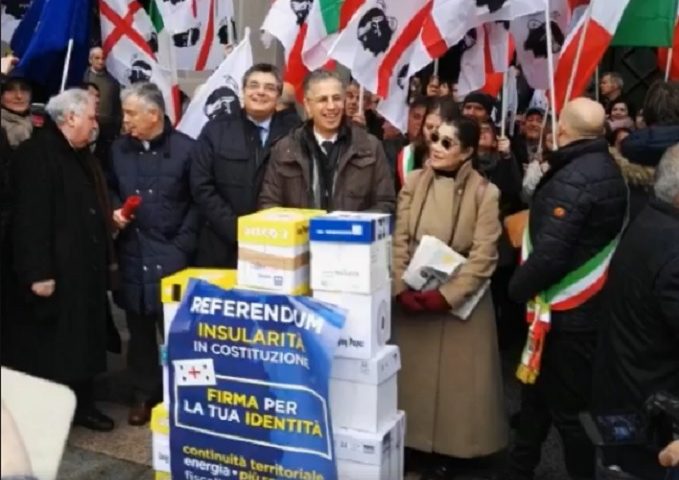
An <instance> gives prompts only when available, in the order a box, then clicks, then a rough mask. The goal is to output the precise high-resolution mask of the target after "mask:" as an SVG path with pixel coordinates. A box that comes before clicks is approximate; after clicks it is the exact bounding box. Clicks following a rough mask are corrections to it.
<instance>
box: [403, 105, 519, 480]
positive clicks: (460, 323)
mask: <svg viewBox="0 0 679 480" xmlns="http://www.w3.org/2000/svg"><path fill="white" fill-rule="evenodd" d="M479 135H480V134H479V126H478V124H477V122H476V121H475V120H473V119H467V118H460V119H451V118H444V119H442V123H441V125H440V126H439V127H438V129H437V130H436V131H435V132H434V133H433V134H432V135H431V141H430V143H429V145H428V148H427V151H426V162H425V165H426V166H425V167H424V168H423V169H421V170H414V171H413V172H411V173H410V175H408V177H407V180H406V183H405V185H404V187H403V189H402V190H401V193H400V195H399V199H398V207H397V217H396V229H395V233H394V241H393V255H394V263H393V268H394V272H393V278H394V294H395V295H396V302H397V307H396V308H395V309H394V330H395V335H394V336H395V340H396V343H397V344H398V345H399V346H400V348H401V358H402V370H401V373H400V375H399V405H400V406H401V407H402V408H404V409H405V410H406V413H407V415H406V418H407V422H408V424H407V428H406V446H408V447H410V449H413V450H414V451H415V452H413V450H410V452H411V457H410V458H411V459H415V460H413V461H412V463H414V462H416V461H417V460H416V458H417V456H418V455H417V451H419V452H425V454H426V453H436V454H439V457H438V458H445V456H450V457H457V458H474V457H481V456H487V455H490V454H493V453H496V452H498V451H500V450H502V449H503V448H505V447H506V445H507V424H506V417H505V412H504V405H503V394H502V377H501V371H500V356H499V351H498V345H497V336H496V327H495V313H494V309H493V303H492V300H491V295H490V291H486V292H485V293H483V295H482V296H481V299H480V300H479V302H478V303H477V304H476V306H475V307H474V309H473V310H472V312H471V314H470V315H469V316H468V317H467V319H466V320H462V319H460V318H458V317H457V316H455V315H454V314H452V313H451V310H453V309H457V308H459V307H460V306H462V305H463V304H464V303H465V302H466V301H467V300H468V299H469V298H470V297H471V296H473V295H474V294H475V293H477V292H478V291H479V290H482V289H484V287H485V285H486V284H487V280H488V279H490V277H491V275H492V273H493V271H494V270H495V267H496V264H497V258H498V252H497V244H498V239H499V237H500V234H501V226H500V221H499V206H498V202H499V196H500V194H499V191H498V189H497V187H496V186H494V185H493V184H491V183H489V182H488V181H487V180H485V179H484V178H483V177H482V176H481V175H480V174H479V173H478V172H477V171H476V170H475V169H474V167H473V165H472V162H473V161H474V159H475V157H476V155H477V148H478V144H479ZM425 235H431V236H434V237H436V238H438V239H439V240H441V241H442V242H444V243H445V244H447V245H449V246H450V247H451V248H452V249H453V250H455V251H456V252H458V253H460V254H462V255H464V256H465V257H467V262H466V263H465V264H464V265H463V266H462V267H461V268H460V269H459V270H458V271H457V272H456V273H455V274H454V275H453V276H452V278H451V279H449V280H448V281H447V282H446V283H444V284H443V285H442V286H441V287H439V288H438V289H435V290H430V291H425V292H418V291H414V290H411V289H410V288H409V287H408V285H406V284H405V282H404V281H403V280H402V277H403V273H404V271H405V270H406V268H407V267H408V264H409V263H410V261H411V259H412V258H413V254H414V253H415V250H416V249H417V246H418V244H419V242H420V240H421V239H422V237H423V236H425ZM420 458H421V456H420ZM429 461H431V460H429ZM412 463H411V466H412ZM425 463H428V462H425ZM445 463H447V462H445V461H444V464H440V463H439V465H438V466H437V469H438V473H436V472H424V473H425V476H424V477H422V478H450V477H449V476H446V475H449V473H447V472H446V465H445Z"/></svg>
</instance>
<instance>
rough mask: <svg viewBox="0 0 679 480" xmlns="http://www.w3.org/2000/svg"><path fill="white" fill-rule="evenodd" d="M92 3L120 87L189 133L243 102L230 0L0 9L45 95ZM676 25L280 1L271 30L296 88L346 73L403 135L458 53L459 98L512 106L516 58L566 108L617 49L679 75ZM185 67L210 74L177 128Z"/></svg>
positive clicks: (444, 7)
mask: <svg viewBox="0 0 679 480" xmlns="http://www.w3.org/2000/svg"><path fill="white" fill-rule="evenodd" d="M95 1H96V2H97V3H98V7H99V8H98V10H99V14H100V24H101V40H102V47H103V49H104V52H105V54H106V57H107V68H108V70H109V72H110V73H111V74H112V75H113V76H114V77H115V78H116V80H117V81H118V82H120V83H121V84H122V85H123V86H125V85H129V84H130V83H133V82H135V81H139V80H148V81H153V82H155V83H156V84H158V85H159V87H160V88H161V90H162V91H163V94H164V97H165V102H166V105H168V115H169V116H170V118H171V120H172V121H173V122H175V123H178V124H179V127H180V129H184V130H186V131H187V133H190V134H191V135H192V136H197V134H198V132H199V131H200V127H202V125H203V124H204V123H205V122H206V121H207V119H208V116H209V115H208V113H209V112H211V111H212V110H214V109H215V108H217V106H215V105H218V104H219V105H223V108H229V107H228V106H229V105H230V101H229V100H228V98H227V97H224V99H222V101H221V103H219V102H217V103H215V104H214V105H211V106H209V107H207V106H206V102H208V101H213V100H214V98H213V97H214V95H213V96H212V97H211V96H210V95H211V94H212V93H213V92H215V91H217V90H218V89H219V88H221V87H224V86H225V85H228V86H230V88H229V89H228V91H229V92H231V93H229V95H236V96H239V95H240V93H241V92H240V86H239V85H240V82H239V81H234V79H240V77H241V76H242V73H243V72H244V71H245V70H246V69H247V68H248V67H249V66H250V65H252V62H253V60H252V48H251V45H250V38H249V31H248V33H247V34H245V35H244V36H243V38H242V39H240V38H238V29H237V28H236V27H237V25H236V21H235V13H234V5H233V0H176V1H168V0H32V1H31V0H2V39H3V40H4V41H8V42H10V44H11V47H12V50H13V51H14V52H15V54H16V55H17V56H19V57H20V58H21V62H20V64H19V65H18V67H17V69H18V70H19V71H20V72H21V74H23V75H24V76H26V77H27V78H29V79H30V80H32V81H34V82H36V83H38V84H41V85H43V86H44V87H45V88H46V89H48V90H49V89H55V88H58V84H59V81H58V80H59V79H61V78H62V76H63V77H64V79H67V80H68V81H67V84H69V85H73V84H78V83H79V82H80V80H81V78H82V73H83V72H84V70H85V68H86V64H87V52H88V50H89V42H90V32H89V25H90V17H89V15H90V12H91V10H92V6H93V2H95ZM678 18H679V0H408V1H395V0H272V2H271V6H270V9H269V12H268V14H267V16H266V18H265V20H264V22H263V24H262V26H261V30H262V32H263V40H264V41H265V43H267V42H270V41H271V40H272V39H273V38H276V39H277V40H278V41H279V42H280V43H281V44H282V46H283V48H284V50H285V58H286V62H285V63H286V64H285V80H286V81H287V82H289V83H291V84H293V85H294V86H295V87H296V88H297V91H298V93H300V94H301V85H302V81H303V79H304V77H305V75H306V74H307V73H308V72H309V71H310V70H314V69H316V68H319V67H322V66H326V67H329V68H334V66H335V65H336V64H338V63H339V64H342V65H344V66H345V67H347V68H348V69H349V70H350V71H351V74H352V76H353V78H354V79H355V80H356V81H357V82H358V83H359V84H360V85H361V86H362V87H363V88H364V89H365V90H368V91H370V92H373V93H376V94H377V95H378V96H379V97H380V98H381V99H382V100H381V102H380V103H379V107H378V109H379V112H380V113H381V114H382V115H383V116H385V118H387V119H388V120H389V121H390V122H391V123H392V124H393V125H395V126H396V127H397V128H400V129H404V128H405V122H406V119H407V115H406V111H407V102H406V99H407V96H408V84H409V81H410V78H411V77H412V76H413V75H415V74H417V73H418V72H419V71H421V70H422V69H423V68H426V67H427V66H429V65H431V64H432V63H437V62H438V59H440V58H441V57H443V56H444V55H447V54H449V53H450V52H451V51H454V52H455V53H456V58H457V59H458V61H459V79H458V84H457V87H458V94H460V95H464V94H466V93H469V92H471V91H474V90H479V89H483V90H485V91H487V92H488V93H491V94H493V95H497V94H498V93H499V92H500V90H501V89H502V90H503V92H504V93H505V95H509V96H510V97H512V96H513V95H512V92H513V91H514V88H515V87H512V82H514V83H515V74H511V68H510V65H512V63H513V62H516V63H517V64H519V65H520V66H521V69H522V72H523V75H524V76H525V78H526V80H527V82H528V83H529V84H530V85H531V86H532V87H533V88H535V89H537V90H539V91H541V92H547V95H546V96H545V98H548V99H550V102H549V103H550V104H551V108H552V109H555V110H556V111H557V112H558V111H559V110H560V108H561V107H562V105H563V104H564V102H565V101H566V100H567V99H568V98H572V97H574V96H577V95H580V94H582V93H583V92H584V90H585V89H586V87H587V85H588V83H589V81H590V79H591V77H592V75H593V73H594V70H595V69H596V68H597V65H598V64H599V62H600V61H601V58H602V56H603V55H604V52H605V51H606V49H607V48H608V47H609V46H610V45H620V46H649V47H656V48H658V61H659V67H660V68H661V70H663V71H667V74H668V77H669V78H672V79H679V44H678V42H679V34H678V33H679V22H678V21H677V20H678ZM673 47H674V48H673ZM228 52H230V53H228ZM227 53H228V55H227V56H226V58H225V55H226V54H227ZM179 70H190V71H203V70H209V71H214V73H213V74H212V76H211V77H210V78H209V79H208V81H207V82H206V84H205V85H204V87H203V89H202V90H201V92H199V93H200V95H196V96H195V98H194V100H193V102H192V104H191V105H190V107H189V108H188V110H187V111H186V113H185V117H184V119H183V120H182V121H181V122H180V119H181V107H180V98H179V89H178V85H177V83H178V82H177V71H179ZM227 77H228V78H227ZM227 80H228V82H227ZM225 82H226V83H225ZM508 82H509V84H510V85H509V86H508ZM225 95H226V94H225ZM199 97H200V98H199ZM300 98H301V97H300Z"/></svg>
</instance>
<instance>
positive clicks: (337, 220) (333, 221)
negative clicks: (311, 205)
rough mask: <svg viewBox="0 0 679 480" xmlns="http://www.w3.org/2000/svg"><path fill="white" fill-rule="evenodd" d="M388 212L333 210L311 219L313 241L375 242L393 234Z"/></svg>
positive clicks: (310, 235)
mask: <svg viewBox="0 0 679 480" xmlns="http://www.w3.org/2000/svg"><path fill="white" fill-rule="evenodd" d="M391 223H392V222H391V215H389V214H387V213H362V212H333V213H330V214H328V215H322V216H320V217H316V218H314V219H312V220H311V222H310V224H309V230H310V233H309V238H310V240H311V241H312V242H338V243H363V244H366V243H373V242H376V241H377V240H381V239H383V238H386V237H388V236H389V235H391Z"/></svg>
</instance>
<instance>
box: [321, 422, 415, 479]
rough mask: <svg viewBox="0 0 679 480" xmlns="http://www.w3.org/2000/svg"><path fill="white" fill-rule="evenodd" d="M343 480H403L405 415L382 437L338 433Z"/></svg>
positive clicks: (382, 431)
mask: <svg viewBox="0 0 679 480" xmlns="http://www.w3.org/2000/svg"><path fill="white" fill-rule="evenodd" d="M334 435H335V456H336V457H337V472H338V478H340V479H341V480H402V479H403V447H404V440H405V413H404V412H402V411H401V412H398V414H397V415H395V416H394V417H393V418H392V420H391V421H390V422H389V423H388V425H386V426H385V427H384V429H382V430H381V431H380V432H378V433H365V432H357V431H354V430H348V429H335V432H334Z"/></svg>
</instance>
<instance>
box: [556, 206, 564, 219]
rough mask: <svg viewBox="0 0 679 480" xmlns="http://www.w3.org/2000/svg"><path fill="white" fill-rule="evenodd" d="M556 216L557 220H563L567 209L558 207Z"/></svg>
mask: <svg viewBox="0 0 679 480" xmlns="http://www.w3.org/2000/svg"><path fill="white" fill-rule="evenodd" d="M554 216H555V217H556V218H563V217H565V216H566V209H565V208H563V207H556V208H555V209H554Z"/></svg>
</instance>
